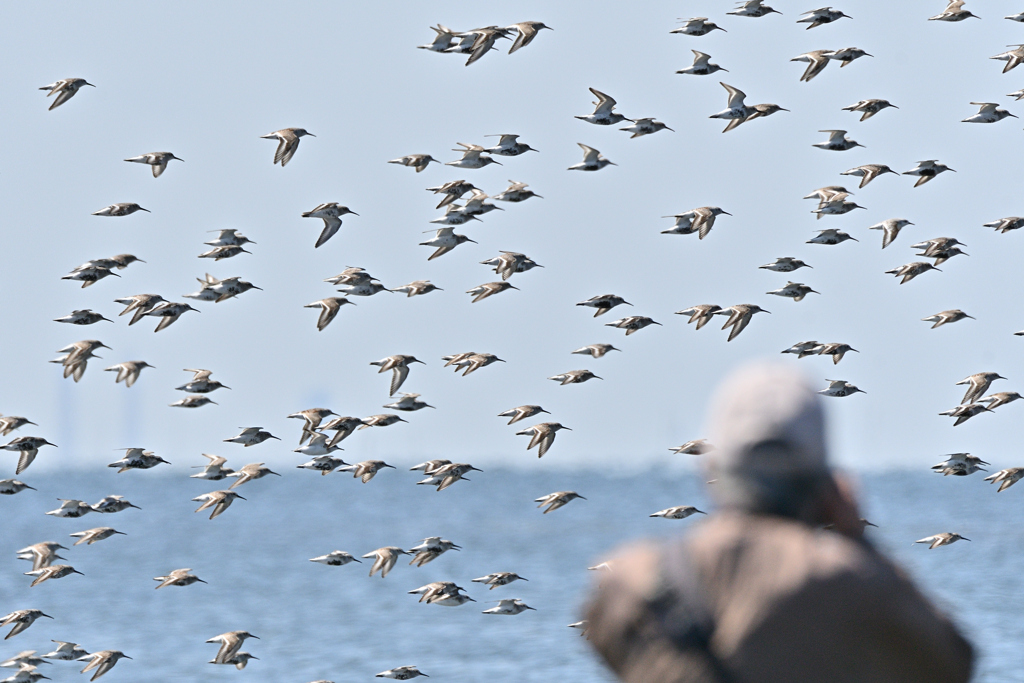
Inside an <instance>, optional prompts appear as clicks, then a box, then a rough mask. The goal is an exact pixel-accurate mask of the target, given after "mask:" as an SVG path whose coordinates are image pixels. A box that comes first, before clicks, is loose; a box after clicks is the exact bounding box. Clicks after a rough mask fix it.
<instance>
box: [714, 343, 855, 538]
mask: <svg viewBox="0 0 1024 683" xmlns="http://www.w3.org/2000/svg"><path fill="white" fill-rule="evenodd" d="M820 401H821V399H820V398H819V397H818V395H817V394H816V393H815V391H814V390H813V389H812V388H811V387H810V385H809V384H808V382H807V380H806V379H805V378H804V377H803V375H802V374H801V373H799V372H797V371H795V370H793V369H791V368H789V367H788V366H786V365H782V364H779V363H768V362H762V363H756V364H752V365H746V366H744V367H742V368H740V369H739V370H738V371H736V372H734V373H733V374H732V375H731V376H730V377H729V378H728V379H726V380H725V381H724V382H723V383H722V385H721V386H720V387H719V389H718V391H717V393H716V395H715V398H714V400H713V401H712V404H711V411H710V414H709V435H710V437H711V442H712V443H713V444H715V449H716V450H714V451H712V452H711V453H710V454H709V458H708V461H709V470H710V474H711V476H713V477H714V478H715V479H716V482H715V483H714V485H713V486H712V487H711V490H712V494H713V496H714V498H715V499H716V501H717V502H718V503H719V505H721V506H722V507H725V508H733V509H739V510H743V511H746V512H753V513H763V514H774V515H781V516H784V517H791V518H795V519H800V520H803V521H805V522H808V523H812V524H813V523H818V522H820V521H821V519H820V518H821V517H822V513H821V507H822V504H823V503H827V502H828V500H829V499H830V498H832V497H834V494H835V492H836V482H835V479H834V477H833V473H832V470H831V468H830V467H829V463H828V455H827V452H826V447H825V418H824V414H823V411H822V406H821V402H820Z"/></svg>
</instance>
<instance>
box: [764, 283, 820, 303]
mask: <svg viewBox="0 0 1024 683" xmlns="http://www.w3.org/2000/svg"><path fill="white" fill-rule="evenodd" d="M766 293H767V294H774V295H775V296H783V297H787V298H790V299H792V300H793V301H803V299H804V297H805V296H807V295H808V294H821V292H817V291H815V290H813V289H811V288H810V287H808V286H807V285H805V284H803V283H801V282H787V283H786V286H785V287H780V288H778V289H773V290H772V291H770V292H766Z"/></svg>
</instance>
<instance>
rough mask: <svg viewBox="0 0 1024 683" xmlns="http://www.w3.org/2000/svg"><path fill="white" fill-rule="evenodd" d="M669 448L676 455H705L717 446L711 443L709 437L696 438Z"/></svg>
mask: <svg viewBox="0 0 1024 683" xmlns="http://www.w3.org/2000/svg"><path fill="white" fill-rule="evenodd" d="M669 450H670V451H672V452H673V453H675V454H676V455H704V454H705V453H710V452H711V451H713V450H715V447H714V446H712V445H711V444H709V443H708V440H707V439H694V440H693V441H687V442H686V443H684V444H683V445H682V446H677V447H676V448H670V449H669Z"/></svg>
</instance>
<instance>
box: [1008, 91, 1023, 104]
mask: <svg viewBox="0 0 1024 683" xmlns="http://www.w3.org/2000/svg"><path fill="white" fill-rule="evenodd" d="M1007 97H1012V98H1013V99H1015V100H1018V101H1020V100H1024V88H1022V89H1020V90H1015V91H1013V92H1012V93H1010V94H1008V95H1007Z"/></svg>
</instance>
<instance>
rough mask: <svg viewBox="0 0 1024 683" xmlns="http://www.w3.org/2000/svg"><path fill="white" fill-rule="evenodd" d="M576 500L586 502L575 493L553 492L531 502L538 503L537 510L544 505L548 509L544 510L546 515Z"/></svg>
mask: <svg viewBox="0 0 1024 683" xmlns="http://www.w3.org/2000/svg"><path fill="white" fill-rule="evenodd" d="M577 498H579V499H580V500H586V498H584V497H583V496H581V495H580V494H578V493H576V492H575V491H555V492H554V493H549V494H548V495H546V496H541V497H540V498H537V499H536V500H534V501H533V502H534V503H540V505H538V506H537V507H538V508H542V507H544V506H545V505H547V506H548V508H547V509H546V510H544V514H545V515H546V514H548V513H549V512H551V511H552V510H557V509H558V508H560V507H562V506H564V505H566V504H568V503H569V502H570V501H573V500H575V499H577Z"/></svg>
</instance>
